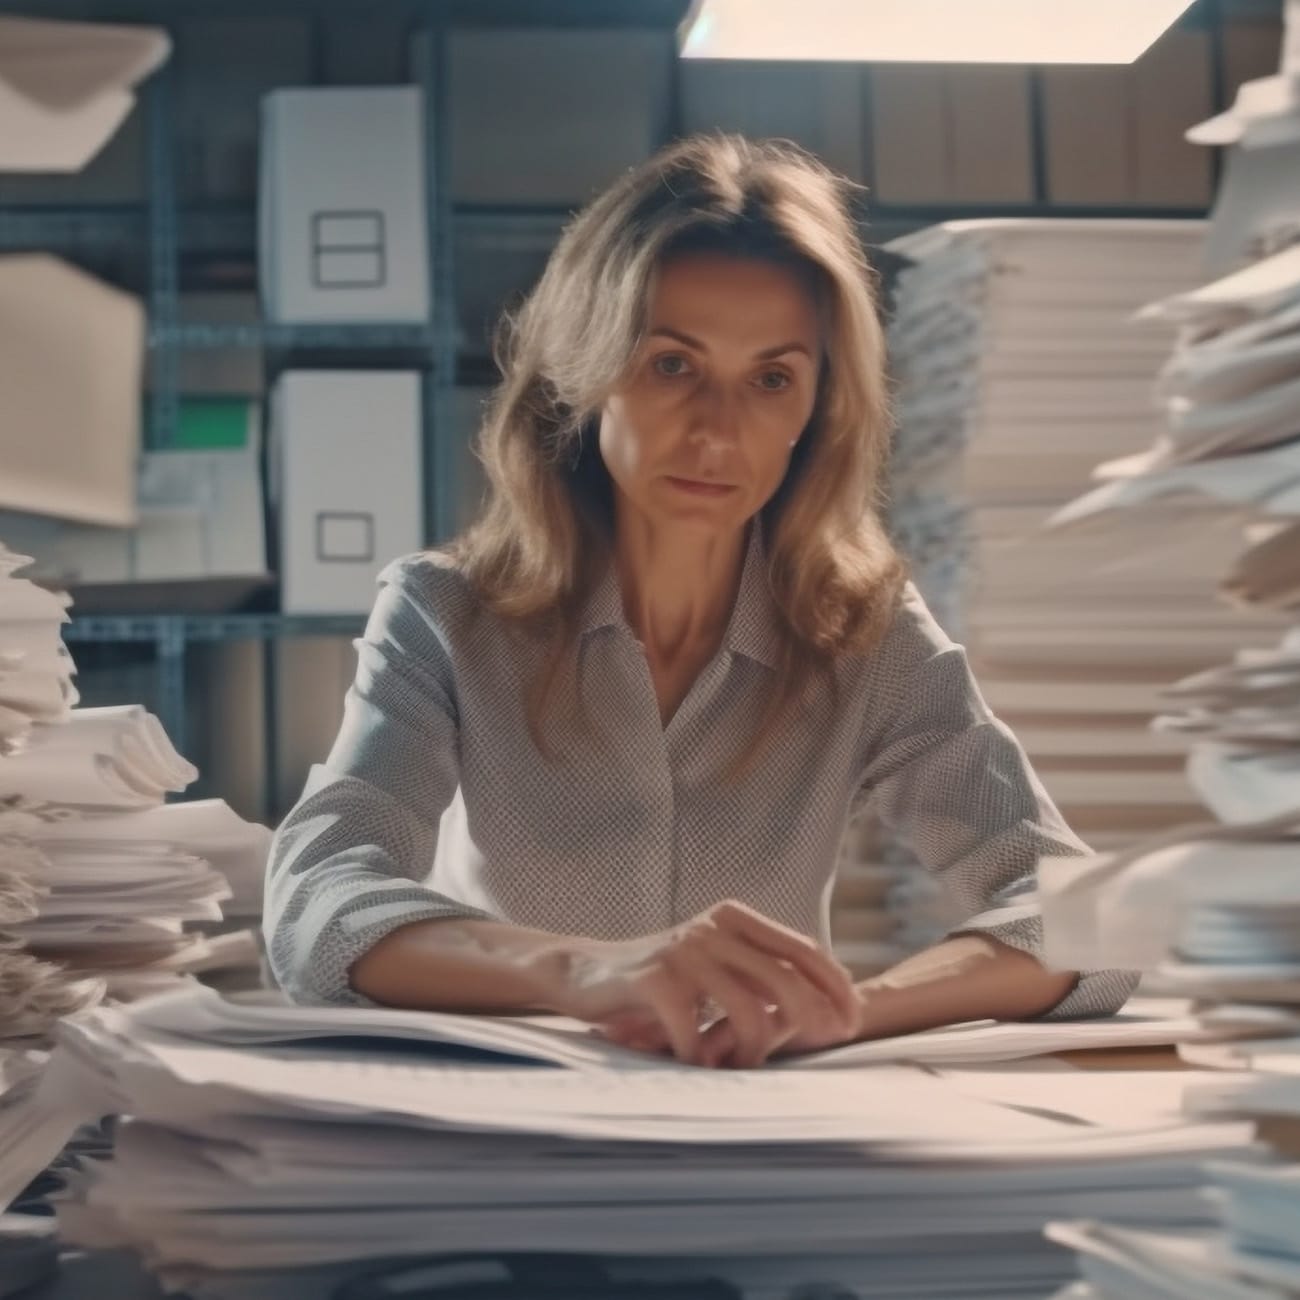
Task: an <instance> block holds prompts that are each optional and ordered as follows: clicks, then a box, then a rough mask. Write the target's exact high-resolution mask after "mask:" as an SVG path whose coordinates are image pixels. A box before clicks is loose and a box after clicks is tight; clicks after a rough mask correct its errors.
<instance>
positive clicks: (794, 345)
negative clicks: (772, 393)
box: [647, 325, 813, 361]
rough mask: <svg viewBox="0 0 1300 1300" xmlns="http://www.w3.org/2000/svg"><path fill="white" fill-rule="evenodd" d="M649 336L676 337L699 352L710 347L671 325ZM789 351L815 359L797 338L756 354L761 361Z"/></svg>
mask: <svg viewBox="0 0 1300 1300" xmlns="http://www.w3.org/2000/svg"><path fill="white" fill-rule="evenodd" d="M647 337H648V338H656V337H663V338H669V339H676V340H677V342H678V343H685V344H686V346H687V347H688V348H694V349H695V350H696V351H697V352H707V351H708V350H709V349H708V348H707V347H706V346H705V344H703V343H701V342H700V340H699V339H697V338H692V337H691V336H690V335H689V334H683V333H682V332H681V330H675V329H673V328H672V327H671V326H669V325H660V326H657V327H656V328H655V329H652V330H651V331H650V332H649V334H648V335H647ZM787 352H802V353H803V355H804V356H806V357H807V358H808V360H809V361H811V360H812V359H813V357H812V353H811V352H809V351H808V349H807V347H806V346H805V345H804V344H802V343H800V342H799V341H798V340H797V339H796V340H793V341H792V342H790V343H778V344H777V345H776V347H774V348H764V349H763V350H762V351H761V352H756V353H755V354H754V355H755V357H757V358H758V360H759V361H771V360H772V359H773V358H775V357H779V356H784V355H785V353H787Z"/></svg>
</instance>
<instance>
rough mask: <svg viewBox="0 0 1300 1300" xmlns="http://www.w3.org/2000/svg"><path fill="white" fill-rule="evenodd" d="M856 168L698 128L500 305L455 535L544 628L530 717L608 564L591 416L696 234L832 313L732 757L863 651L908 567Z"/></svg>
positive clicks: (777, 505) (599, 203) (458, 551)
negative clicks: (462, 528)
mask: <svg viewBox="0 0 1300 1300" xmlns="http://www.w3.org/2000/svg"><path fill="white" fill-rule="evenodd" d="M855 189H856V187H855V186H853V185H852V183H851V182H849V181H847V180H845V179H844V178H842V177H839V176H837V175H836V174H835V173H833V172H832V171H830V170H829V169H828V168H827V167H825V166H824V165H823V164H822V163H820V162H819V161H817V160H816V159H815V158H813V157H812V156H811V155H809V154H807V153H805V152H804V151H803V150H801V149H799V148H798V147H797V146H795V145H793V144H790V143H788V142H786V141H751V140H748V139H745V138H744V137H741V136H737V135H725V134H717V135H706V136H696V137H692V138H690V139H686V140H683V141H680V142H678V143H676V144H673V145H670V146H669V147H667V148H665V149H663V150H662V151H660V152H659V153H657V154H656V155H655V156H654V157H652V158H651V159H649V161H647V162H646V163H644V164H643V165H641V166H640V167H637V168H635V169H634V170H632V171H630V172H628V173H627V174H626V175H624V176H623V177H622V178H621V179H619V180H618V181H616V182H615V183H614V184H613V185H611V186H610V187H609V189H607V190H606V191H605V192H604V193H603V194H601V195H600V196H599V197H597V198H596V199H595V200H594V201H593V202H592V203H591V204H590V205H589V206H588V207H586V208H585V209H584V210H583V211H582V212H581V213H579V214H578V215H577V216H576V217H575V218H574V219H573V221H572V222H571V223H570V224H569V225H568V226H567V227H566V228H565V230H564V233H563V235H562V236H561V238H560V240H559V243H558V244H557V246H556V248H555V250H554V252H553V253H552V255H551V258H550V260H549V262H548V263H547V266H546V269H545V271H544V273H543V275H542V277H541V280H540V281H539V282H538V284H537V286H536V288H535V289H534V290H533V291H532V293H531V294H530V295H529V296H528V297H527V299H526V300H525V301H524V302H523V304H522V306H521V307H520V309H519V310H518V311H517V312H516V313H515V314H514V315H507V316H505V317H504V318H503V319H502V322H501V326H500V328H499V330H498V333H497V338H496V347H495V352H496V360H497V364H498V366H499V367H500V370H501V373H502V376H503V378H502V381H501V383H500V384H499V386H498V387H497V388H496V390H495V392H494V393H493V395H492V397H491V399H490V400H489V402H488V404H487V406H486V410H485V415H484V421H483V424H482V426H481V428H480V430H479V435H478V439H477V444H478V445H477V447H476V452H477V455H478V456H479V459H480V460H481V461H482V462H483V465H484V468H485V470H486V473H487V478H488V482H489V495H488V498H487V501H486V503H485V506H484V508H483V510H482V512H481V514H480V515H479V517H478V519H477V520H476V522H475V523H474V524H473V525H471V527H470V528H469V529H467V530H466V532H465V533H464V534H462V535H461V536H460V537H459V538H457V539H456V540H455V541H454V542H452V543H451V544H450V545H449V547H448V548H446V549H447V551H448V552H449V553H450V555H451V556H452V558H453V559H454V561H455V563H456V564H457V567H458V568H460V570H461V571H462V573H463V574H464V575H465V576H466V578H467V579H468V580H469V582H470V584H471V585H472V587H473V588H474V590H475V591H476V594H477V595H478V597H479V599H480V601H481V603H482V605H483V606H484V607H485V608H487V609H489V610H491V611H493V612H495V613H496V614H498V615H500V616H502V617H503V618H505V619H506V620H508V621H512V622H514V623H515V624H516V625H517V626H518V627H520V628H521V629H534V630H538V631H540V632H541V633H542V634H543V635H544V636H545V638H546V642H547V645H548V653H547V655H546V657H545V661H544V662H545V667H544V669H543V670H542V671H541V672H540V673H539V674H538V677H537V680H536V681H535V682H534V683H533V684H532V687H531V688H530V690H529V699H528V718H529V727H530V730H531V732H532V734H533V737H534V739H535V741H536V742H537V743H538V745H539V747H540V748H542V750H543V752H544V753H546V752H548V751H547V749H546V746H545V744H544V741H543V737H542V724H543V720H544V716H545V714H546V711H547V708H548V706H549V703H550V701H551V697H552V696H553V693H554V687H555V684H556V679H557V674H558V673H559V671H560V668H561V666H562V665H563V663H564V662H565V661H566V659H567V658H568V657H569V656H570V655H571V653H572V651H573V649H574V646H575V644H576V640H577V636H578V630H579V620H580V617H581V613H582V609H583V607H584V604H585V602H586V601H587V599H588V597H589V595H590V594H591V592H592V589H593V587H594V586H595V584H596V583H597V582H599V580H600V578H601V576H602V574H603V571H604V567H605V565H606V564H607V563H608V560H609V556H610V551H611V546H612V540H613V510H614V498H613V490H612V486H611V482H610V478H609V475H608V472H607V471H606V470H605V467H604V463H603V461H602V460H601V456H600V452H599V448H598V446H597V436H598V431H599V425H600V413H601V409H602V407H603V406H604V404H605V401H606V400H607V398H608V397H609V395H610V394H611V393H612V392H614V391H616V390H617V388H618V387H619V385H620V382H621V381H622V380H623V379H624V377H625V375H626V374H627V373H628V369H629V366H630V364H631V362H632V358H633V357H634V355H635V354H636V352H637V349H638V347H639V345H640V342H641V338H642V334H643V331H644V329H645V327H646V322H647V312H648V308H649V303H650V298H651V291H652V288H653V284H654V276H655V271H656V269H657V268H658V267H659V266H661V265H662V264H663V263H664V262H665V261H667V260H668V259H670V258H672V257H673V256H674V255H677V254H680V253H685V252H695V251H701V250H706V251H710V252H718V253H722V254H725V255H728V256H735V257H740V258H758V259H762V260H766V261H773V262H777V263H779V264H781V265H785V266H789V267H791V268H793V269H795V270H796V271H798V272H800V273H801V274H802V275H803V276H804V277H806V282H807V283H808V284H809V285H810V286H811V288H812V290H813V292H814V294H815V296H816V300H817V303H818V306H819V308H820V311H821V315H822V320H823V322H824V325H823V329H824V334H825V338H824V345H825V346H824V358H823V363H822V371H821V376H820V380H819V384H818V393H817V399H816V403H815V406H814V410H813V414H812V417H811V419H810V421H809V424H808V427H807V429H806V430H805V431H804V434H803V436H802V437H801V438H800V439H799V442H798V445H797V447H796V448H795V450H794V452H793V454H792V456H791V458H790V464H789V468H788V471H787V473H786V476H785V478H784V480H783V481H782V483H781V485H780V487H779V488H778V490H777V492H776V493H775V495H774V496H773V497H772V499H771V501H769V502H768V504H767V505H766V506H765V507H764V509H763V511H762V515H763V526H764V532H765V538H766V541H767V554H768V560H769V574H768V577H769V580H770V583H771V589H772V594H773V597H774V600H775V604H776V607H777V610H778V619H777V622H778V624H779V626H780V635H781V641H782V648H781V655H780V665H779V668H780V671H779V685H778V689H777V690H775V691H774V692H773V693H772V696H771V699H770V703H769V706H768V708H767V709H766V710H765V713H764V716H763V717H762V719H761V720H760V723H759V726H758V727H757V728H756V730H755V733H754V735H753V736H752V737H751V738H750V740H749V742H748V743H747V745H746V746H745V748H744V750H743V751H742V752H741V753H740V754H739V755H738V756H737V761H736V762H735V763H734V764H733V767H732V774H733V775H735V774H738V773H739V772H740V771H743V770H744V769H746V768H747V767H748V766H749V765H750V764H751V763H752V762H753V761H754V759H755V757H756V756H757V754H758V752H759V750H760V749H761V747H762V745H763V744H764V743H765V741H766V740H767V739H768V738H770V736H771V735H772V733H773V732H774V731H775V730H776V728H777V725H778V723H779V721H780V719H781V718H782V717H783V716H784V715H785V714H786V713H787V712H788V711H789V710H790V709H791V708H792V707H794V706H795V705H796V703H797V701H799V700H800V699H801V698H804V697H805V696H806V694H807V691H808V688H809V686H810V685H811V684H812V682H813V681H814V679H817V678H821V679H823V680H825V681H826V682H828V683H829V684H830V686H831V689H832V697H833V694H834V681H835V679H834V673H833V666H834V662H835V660H836V659H837V658H838V657H839V656H841V655H844V654H848V653H859V654H860V653H865V652H868V651H870V650H871V649H872V648H873V647H874V646H875V645H876V644H877V643H878V642H879V641H880V639H881V638H882V636H883V635H884V633H885V631H886V630H887V628H888V626H889V624H890V622H891V620H892V618H893V615H894V611H895V609H896V607H897V602H898V597H899V594H900V592H901V589H902V587H903V584H904V582H905V581H906V578H907V571H906V566H905V564H904V562H903V560H902V559H901V558H900V556H899V555H898V553H897V552H896V551H895V549H894V547H893V545H892V544H891V542H890V540H889V538H888V536H887V534H886V531H885V528H884V526H883V523H882V521H881V509H882V507H883V504H884V497H883V483H882V478H883V472H884V468H885V462H886V457H887V453H888V447H889V440H890V432H891V421H890V412H889V400H888V395H887V384H886V378H885V344H884V337H883V332H882V327H881V324H880V317H879V314H878V312H877V307H876V280H875V274H874V272H873V271H872V269H871V268H870V266H869V264H868V262H867V260H866V256H865V254H864V252H863V249H862V245H861V243H860V241H859V238H858V235H857V230H856V226H855V222H854V218H853V216H852V194H853V191H854V190H855Z"/></svg>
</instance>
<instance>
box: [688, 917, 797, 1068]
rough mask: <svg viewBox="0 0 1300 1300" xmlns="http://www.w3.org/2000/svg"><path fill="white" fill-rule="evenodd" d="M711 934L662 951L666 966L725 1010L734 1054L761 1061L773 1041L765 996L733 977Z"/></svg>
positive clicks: (747, 1061)
mask: <svg viewBox="0 0 1300 1300" xmlns="http://www.w3.org/2000/svg"><path fill="white" fill-rule="evenodd" d="M713 939H714V937H713V936H710V937H709V939H707V940H705V941H702V942H699V943H694V944H681V945H679V946H678V947H676V948H673V949H672V950H670V951H669V952H668V953H667V954H666V955H665V960H666V961H667V962H668V963H669V966H670V967H671V968H672V969H673V970H675V971H677V972H678V973H680V975H681V977H682V979H683V980H685V981H687V982H689V983H690V984H691V985H693V986H694V988H695V989H696V991H697V997H698V998H700V999H708V1000H711V1001H713V1002H716V1003H717V1004H718V1006H720V1007H721V1008H722V1010H723V1011H724V1012H725V1013H726V1019H727V1020H729V1021H730V1022H731V1026H732V1032H733V1034H734V1036H735V1040H736V1047H735V1054H736V1056H737V1058H738V1059H739V1060H740V1061H742V1062H744V1063H745V1064H747V1065H761V1064H762V1063H763V1060H764V1059H765V1058H766V1056H767V1055H768V1053H769V1052H770V1051H772V1049H773V1046H774V1045H775V1034H774V1032H773V1024H772V1019H771V1017H770V1016H769V1015H768V1013H767V999H766V998H765V997H764V995H763V994H762V993H761V992H759V993H755V992H753V991H752V989H751V988H750V987H749V986H747V985H746V984H745V983H743V982H742V981H741V980H739V979H737V978H736V976H735V974H733V973H732V972H731V971H730V970H728V969H727V966H726V965H725V964H724V963H723V962H722V961H719V960H718V958H717V957H716V956H715V955H714V950H715V948H716V944H715V942H714V941H713ZM697 1033H698V1029H697Z"/></svg>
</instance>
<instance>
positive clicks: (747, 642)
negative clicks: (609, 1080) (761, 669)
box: [579, 519, 781, 668]
mask: <svg viewBox="0 0 1300 1300" xmlns="http://www.w3.org/2000/svg"><path fill="white" fill-rule="evenodd" d="M627 626H628V624H627V619H626V618H625V617H624V615H623V593H622V589H621V588H620V586H619V581H618V570H617V568H616V567H615V566H614V564H613V563H612V562H611V563H610V564H609V565H607V566H606V569H605V572H604V574H603V575H602V576H601V578H600V580H599V581H598V582H597V584H596V586H595V588H594V589H593V590H592V593H591V595H590V596H589V597H588V599H587V603H586V605H585V606H584V607H583V614H582V624H581V630H580V633H579V635H580V636H584V637H585V636H586V635H587V634H588V633H589V632H594V631H596V630H597V629H599V628H603V627H627ZM630 630H631V629H629V631H630ZM723 644H724V645H725V646H726V647H727V649H729V650H731V651H733V652H734V653H736V654H741V655H744V656H745V657H746V658H748V659H753V660H756V661H757V662H758V663H761V664H764V665H765V666H766V667H768V668H776V667H777V666H778V664H779V663H780V647H781V637H780V632H779V630H778V623H777V611H776V602H775V601H774V600H773V598H772V587H771V582H770V580H769V578H768V570H767V547H766V545H765V542H764V537H763V525H762V521H761V520H759V519H755V520H754V522H753V523H752V524H751V525H750V528H749V541H748V544H747V546H746V549H745V562H744V566H743V568H742V569H741V573H740V587H739V589H738V590H737V592H736V603H735V605H734V606H733V607H732V610H731V618H730V620H729V621H728V623H727V634H726V636H725V637H724V638H723Z"/></svg>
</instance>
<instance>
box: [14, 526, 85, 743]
mask: <svg viewBox="0 0 1300 1300" xmlns="http://www.w3.org/2000/svg"><path fill="white" fill-rule="evenodd" d="M30 563H31V561H30V560H29V559H28V558H27V557H26V556H25V555H15V554H14V553H13V552H12V551H10V550H7V549H6V548H5V547H4V546H3V545H0V757H8V756H11V755H13V754H16V753H17V752H18V751H19V750H20V749H21V748H22V747H23V745H24V744H25V743H26V741H27V738H28V737H29V736H30V735H31V730H32V724H33V723H36V722H46V723H55V722H64V721H66V720H67V717H68V711H69V710H70V709H71V708H72V706H73V705H74V704H76V702H77V690H76V687H75V686H73V684H72V677H73V673H74V671H75V670H74V668H73V665H72V657H71V655H69V654H68V651H67V647H66V646H64V644H63V638H62V634H61V631H60V629H61V628H62V626H63V624H64V623H66V622H67V621H68V614H67V608H68V600H67V598H66V597H63V596H57V595H55V594H54V593H53V592H49V591H45V590H43V589H42V588H40V587H38V586H36V585H35V584H34V583H32V582H28V581H27V580H26V579H25V578H20V577H18V576H17V574H18V570H19V569H21V568H23V567H24V566H25V565H27V564H30Z"/></svg>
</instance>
